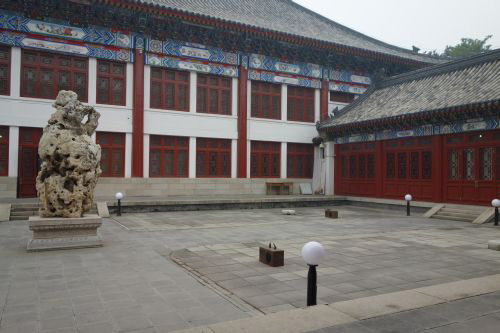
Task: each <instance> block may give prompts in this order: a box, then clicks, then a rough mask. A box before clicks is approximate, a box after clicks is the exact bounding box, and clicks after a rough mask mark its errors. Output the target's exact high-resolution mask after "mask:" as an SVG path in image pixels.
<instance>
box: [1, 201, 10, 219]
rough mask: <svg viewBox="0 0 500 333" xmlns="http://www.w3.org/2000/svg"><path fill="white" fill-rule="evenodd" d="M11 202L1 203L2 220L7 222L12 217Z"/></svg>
mask: <svg viewBox="0 0 500 333" xmlns="http://www.w3.org/2000/svg"><path fill="white" fill-rule="evenodd" d="M10 206H11V204H0V222H6V221H9V219H10Z"/></svg>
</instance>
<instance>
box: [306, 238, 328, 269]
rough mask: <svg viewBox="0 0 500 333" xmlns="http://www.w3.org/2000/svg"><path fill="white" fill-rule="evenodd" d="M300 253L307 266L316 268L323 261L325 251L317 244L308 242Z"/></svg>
mask: <svg viewBox="0 0 500 333" xmlns="http://www.w3.org/2000/svg"><path fill="white" fill-rule="evenodd" d="M301 253H302V258H304V261H305V262H306V263H307V264H308V265H312V266H316V265H319V263H320V262H321V261H322V260H323V257H324V256H325V249H324V248H323V246H322V245H321V244H320V243H318V242H309V243H306V244H305V245H304V246H303V247H302V252H301Z"/></svg>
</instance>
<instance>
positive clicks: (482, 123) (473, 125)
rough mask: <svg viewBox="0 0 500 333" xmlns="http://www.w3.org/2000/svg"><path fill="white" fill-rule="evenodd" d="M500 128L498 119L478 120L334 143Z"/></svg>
mask: <svg viewBox="0 0 500 333" xmlns="http://www.w3.org/2000/svg"><path fill="white" fill-rule="evenodd" d="M497 128H500V119H499V118H498V117H497V118H476V119H468V120H466V121H464V120H460V121H456V122H452V123H447V124H433V125H431V124H428V125H422V126H418V127H415V128H412V129H408V130H399V131H398V130H385V131H380V132H375V133H363V134H356V135H351V136H342V137H334V138H332V141H333V142H334V143H353V142H365V141H376V140H389V139H398V138H406V137H416V136H427V135H441V134H453V133H463V132H470V131H479V130H492V129H497Z"/></svg>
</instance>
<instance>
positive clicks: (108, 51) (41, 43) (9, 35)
mask: <svg viewBox="0 0 500 333" xmlns="http://www.w3.org/2000/svg"><path fill="white" fill-rule="evenodd" d="M0 44H7V45H11V46H17V47H22V48H31V49H37V50H45V51H51V52H61V53H68V54H75V55H80V56H86V57H93V58H99V59H108V60H117V61H126V62H133V61H134V55H133V52H132V50H130V49H121V48H117V47H112V46H103V45H92V44H88V43H82V42H76V41H74V42H72V43H71V44H70V43H68V42H65V41H62V40H59V39H55V38H49V37H43V36H36V35H25V34H22V33H18V32H10V31H1V30H0Z"/></svg>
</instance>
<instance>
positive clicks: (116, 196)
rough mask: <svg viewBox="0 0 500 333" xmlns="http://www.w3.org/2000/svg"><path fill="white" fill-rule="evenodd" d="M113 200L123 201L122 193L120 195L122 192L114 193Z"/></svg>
mask: <svg viewBox="0 0 500 333" xmlns="http://www.w3.org/2000/svg"><path fill="white" fill-rule="evenodd" d="M115 198H116V200H121V199H123V193H122V192H116V194H115Z"/></svg>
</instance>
